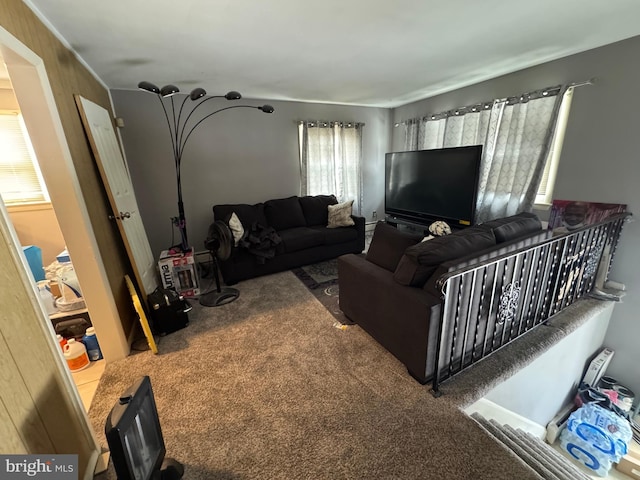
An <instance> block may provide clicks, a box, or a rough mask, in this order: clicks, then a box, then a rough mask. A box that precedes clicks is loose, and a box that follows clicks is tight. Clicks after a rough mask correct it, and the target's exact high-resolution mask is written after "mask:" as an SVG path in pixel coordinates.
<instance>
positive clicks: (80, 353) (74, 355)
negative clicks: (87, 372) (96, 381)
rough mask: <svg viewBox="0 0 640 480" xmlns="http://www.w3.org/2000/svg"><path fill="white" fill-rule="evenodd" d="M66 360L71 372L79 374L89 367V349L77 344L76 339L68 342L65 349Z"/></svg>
mask: <svg viewBox="0 0 640 480" xmlns="http://www.w3.org/2000/svg"><path fill="white" fill-rule="evenodd" d="M63 352H64V358H65V360H66V361H67V365H68V366H69V370H71V371H72V372H79V371H80V370H83V369H85V368H87V367H88V366H89V363H90V362H89V356H88V355H87V349H86V348H85V346H84V345H83V344H82V343H81V342H76V339H75V338H70V339H69V340H67V344H66V345H65V346H64V348H63Z"/></svg>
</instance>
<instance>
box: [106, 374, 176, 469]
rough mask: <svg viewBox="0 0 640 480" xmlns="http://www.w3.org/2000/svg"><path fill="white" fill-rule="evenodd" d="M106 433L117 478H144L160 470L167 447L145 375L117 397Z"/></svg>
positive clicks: (147, 378) (107, 423)
mask: <svg viewBox="0 0 640 480" xmlns="http://www.w3.org/2000/svg"><path fill="white" fill-rule="evenodd" d="M105 435H106V437H107V443H108V444H109V449H110V450H111V459H112V461H113V466H114V468H115V470H116V474H117V475H118V479H119V480H147V479H150V478H152V477H153V475H154V472H158V471H160V467H161V465H162V462H163V460H164V456H165V453H166V450H165V446H164V439H163V438H162V430H161V429H160V420H159V418H158V412H157V410H156V403H155V399H154V397H153V390H152V389H151V381H150V379H149V377H148V376H144V377H142V378H140V379H139V380H138V381H137V382H135V383H134V384H133V385H132V386H131V387H129V388H128V389H127V390H126V391H125V392H124V393H123V394H122V395H121V396H120V399H119V400H118V402H117V403H116V405H114V407H113V408H112V409H111V412H110V413H109V416H108V417H107V422H106V425H105Z"/></svg>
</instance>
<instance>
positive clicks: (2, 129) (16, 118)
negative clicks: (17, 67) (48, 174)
mask: <svg viewBox="0 0 640 480" xmlns="http://www.w3.org/2000/svg"><path fill="white" fill-rule="evenodd" d="M0 149H1V151H2V154H1V155H0V195H1V196H2V199H3V200H4V203H5V204H6V205H24V204H29V203H42V202H49V201H50V200H49V193H48V192H47V188H46V186H45V184H44V180H43V178H42V173H41V172H40V167H39V166H38V162H37V159H36V156H35V152H34V151H33V147H32V145H31V141H30V140H29V135H28V133H27V129H26V128H25V125H24V122H23V120H22V115H20V114H19V113H18V112H12V111H0Z"/></svg>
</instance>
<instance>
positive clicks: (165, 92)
mask: <svg viewBox="0 0 640 480" xmlns="http://www.w3.org/2000/svg"><path fill="white" fill-rule="evenodd" d="M138 88H139V89H141V90H144V91H145V92H150V93H153V94H155V95H156V96H157V97H158V100H159V101H160V104H161V105H162V110H163V112H164V116H165V120H166V121H167V127H168V128H169V134H170V136H171V147H172V150H173V160H174V166H175V172H176V188H177V193H178V216H177V217H174V218H173V224H174V225H175V226H176V227H178V231H179V232H180V240H181V242H180V248H181V250H182V251H183V252H186V251H189V249H190V248H191V247H190V246H189V240H188V237H187V222H186V218H185V213H184V203H183V201H182V180H181V177H180V174H181V166H182V154H183V152H184V148H185V146H186V144H187V141H188V140H189V138H190V137H191V134H192V133H193V132H194V131H195V130H196V129H197V128H198V127H199V126H200V125H201V124H202V122H204V121H205V120H207V119H208V118H209V117H212V116H213V115H216V114H217V113H220V112H224V111H226V110H231V109H233V108H255V109H258V110H260V111H262V112H264V113H273V111H274V108H273V107H272V106H271V105H262V106H259V107H258V106H254V105H232V106H230V107H224V108H220V109H218V110H214V111H213V112H210V113H208V114H206V115H205V116H203V117H202V118H200V119H199V120H197V121H193V122H192V124H191V125H189V120H190V119H191V117H192V115H193V114H194V112H195V111H196V110H198V108H200V107H201V106H202V105H203V104H204V103H206V102H208V101H210V100H213V99H216V98H225V99H227V100H239V99H241V98H242V95H240V93H238V92H236V91H231V92H228V93H227V94H226V95H211V96H207V92H206V91H205V90H204V89H203V88H200V87H198V88H194V89H193V90H192V91H191V93H189V94H188V95H186V94H185V97H184V99H183V100H182V104H181V105H180V109H179V110H178V112H177V114H176V104H175V102H174V97H175V95H176V94H179V93H180V89H178V87H176V86H175V85H165V86H164V87H162V88H158V87H157V86H156V85H154V84H153V83H151V82H146V81H143V82H140V83H139V84H138ZM165 99H169V100H170V101H171V106H170V109H169V108H168V107H167V104H166V103H165ZM188 99H191V101H193V102H198V103H196V104H195V106H194V107H193V108H191V110H190V111H189V113H188V115H186V116H185V118H182V114H183V110H184V106H185V103H186V102H187V100H188ZM185 113H186V112H185ZM172 248H175V246H173V247H172Z"/></svg>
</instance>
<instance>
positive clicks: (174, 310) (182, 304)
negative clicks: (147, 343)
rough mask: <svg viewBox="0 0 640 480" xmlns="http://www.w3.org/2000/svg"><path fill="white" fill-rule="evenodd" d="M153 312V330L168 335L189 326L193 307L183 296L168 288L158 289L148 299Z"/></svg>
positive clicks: (150, 309)
mask: <svg viewBox="0 0 640 480" xmlns="http://www.w3.org/2000/svg"><path fill="white" fill-rule="evenodd" d="M147 301H148V302H149V311H150V312H151V329H152V330H153V332H154V333H156V334H158V335H166V334H167V333H172V332H175V331H176V330H180V329H181V328H184V327H186V326H187V325H189V315H188V312H189V311H190V310H191V308H192V307H191V305H190V304H189V302H188V301H187V300H185V299H184V297H183V296H182V295H178V293H177V292H176V291H175V290H172V289H168V288H160V287H158V288H156V289H155V291H154V292H153V293H151V294H150V295H149V296H148V297H147Z"/></svg>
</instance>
